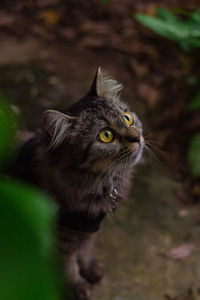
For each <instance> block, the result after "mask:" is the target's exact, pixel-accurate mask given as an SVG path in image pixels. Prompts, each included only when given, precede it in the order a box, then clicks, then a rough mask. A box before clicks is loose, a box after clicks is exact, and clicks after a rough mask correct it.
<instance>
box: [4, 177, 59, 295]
mask: <svg viewBox="0 0 200 300" xmlns="http://www.w3.org/2000/svg"><path fill="white" fill-rule="evenodd" d="M0 199H1V201H0V236H1V247H0V266H1V268H0V299H3V300H22V299H27V300H35V299H37V300H57V299H58V293H57V284H56V277H55V273H54V271H55V270H53V263H52V261H51V258H52V246H53V236H52V224H53V223H52V221H53V214H54V209H53V207H52V206H51V205H50V203H49V201H48V199H47V197H45V196H44V195H42V194H41V193H39V192H38V191H37V190H35V189H33V188H30V187H27V186H25V185H22V184H19V183H17V182H12V181H8V180H1V182H0Z"/></svg>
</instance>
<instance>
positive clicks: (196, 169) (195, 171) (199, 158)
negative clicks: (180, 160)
mask: <svg viewBox="0 0 200 300" xmlns="http://www.w3.org/2000/svg"><path fill="white" fill-rule="evenodd" d="M188 163H189V168H190V171H191V173H192V175H193V176H195V177H199V176H200V134H197V135H195V136H193V137H192V139H191V141H190V145H189V151H188Z"/></svg>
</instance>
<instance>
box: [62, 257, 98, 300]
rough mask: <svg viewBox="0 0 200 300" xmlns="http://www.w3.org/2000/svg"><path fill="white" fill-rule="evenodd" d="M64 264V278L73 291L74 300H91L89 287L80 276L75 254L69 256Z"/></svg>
mask: <svg viewBox="0 0 200 300" xmlns="http://www.w3.org/2000/svg"><path fill="white" fill-rule="evenodd" d="M65 264H66V266H65V270H66V277H67V280H68V281H69V283H70V285H71V287H72V289H73V293H74V299H75V300H91V297H92V290H91V285H90V284H89V283H88V281H86V280H85V279H84V278H83V277H82V276H81V275H80V268H79V264H78V260H77V253H74V254H72V255H70V256H69V257H68V259H66V263H65Z"/></svg>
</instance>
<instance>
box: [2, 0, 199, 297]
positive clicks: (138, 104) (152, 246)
mask: <svg viewBox="0 0 200 300" xmlns="http://www.w3.org/2000/svg"><path fill="white" fill-rule="evenodd" d="M133 2H134V3H133ZM180 2H181V4H180ZM9 3H10V1H2V3H1V4H0V45H1V48H0V71H1V72H0V90H1V91H3V92H6V93H8V94H9V96H10V97H11V104H12V108H13V110H14V111H15V112H16V114H18V115H19V119H20V123H21V124H20V126H21V128H27V129H31V130H32V129H34V128H36V127H38V126H39V125H40V124H41V118H42V112H43V111H44V110H45V109H47V108H58V109H59V108H64V107H67V106H69V105H70V104H72V103H73V102H75V101H76V100H78V99H79V98H80V97H81V96H83V95H85V94H86V93H87V91H88V89H89V87H90V84H91V80H92V78H93V76H94V73H95V70H96V68H97V66H102V67H103V68H104V69H106V70H108V71H109V73H110V74H111V75H112V76H113V77H114V78H116V79H117V80H118V81H119V82H122V83H123V84H124V90H123V97H124V99H126V101H128V102H129V103H130V104H131V106H132V108H133V110H134V111H136V112H137V114H138V116H139V117H140V118H141V119H142V120H143V123H144V128H145V135H149V134H151V136H150V138H149V139H153V140H154V141H156V144H154V146H156V147H158V148H160V149H161V150H162V151H164V154H160V152H159V150H156V149H154V148H152V150H154V151H155V155H156V156H157V157H158V159H159V160H161V162H158V161H157V159H156V158H155V157H154V156H153V155H151V154H148V153H146V154H145V155H144V158H143V159H142V161H141V163H140V165H139V166H138V167H137V169H136V170H135V176H134V180H133V188H132V193H131V196H130V199H129V201H128V202H127V203H124V204H122V206H121V207H120V208H119V209H118V211H117V212H116V213H115V214H114V215H112V216H110V217H108V218H107V219H106V220H105V222H104V224H103V226H102V230H101V231H100V232H99V234H98V238H97V246H96V249H95V252H96V255H97V256H98V258H99V259H100V261H101V262H102V264H103V265H104V267H105V277H104V279H103V281H102V283H101V284H100V285H99V286H97V287H96V289H95V291H94V295H95V296H94V299H95V300H102V299H105V300H129V299H131V300H143V299H144V300H147V299H148V300H151V299H152V300H161V299H168V300H198V299H200V283H199V282H200V259H199V253H200V238H199V236H200V235H199V233H200V226H199V225H200V219H199V214H198V211H199V208H200V204H199V202H198V201H197V200H198V198H199V195H198V193H197V194H194V192H193V191H194V187H196V186H199V183H198V182H196V181H195V180H193V179H192V178H191V176H190V175H189V171H188V168H187V164H186V158H185V157H186V150H187V144H188V137H189V134H190V133H192V132H195V130H197V129H198V128H199V127H200V121H199V120H200V119H199V117H198V116H196V115H195V114H194V115H192V118H191V116H190V118H191V121H190V122H187V124H188V123H189V125H187V126H185V121H186V120H188V113H187V112H185V110H184V108H185V106H186V105H187V103H188V101H189V98H191V95H192V93H193V89H192V87H190V86H186V87H187V88H185V85H184V84H183V83H185V82H186V79H187V77H188V76H189V75H191V74H192V75H195V76H197V75H198V72H199V71H198V70H199V65H198V64H197V63H194V62H197V61H198V62H199V60H198V59H197V58H198V54H197V53H194V54H193V56H192V58H191V57H190V56H188V55H187V54H184V53H183V52H181V51H180V49H179V48H178V46H176V45H175V44H174V43H172V42H170V41H167V40H165V39H163V38H160V37H158V36H156V35H154V34H153V33H151V32H150V31H148V30H147V29H144V28H142V26H140V25H139V24H137V23H136V22H135V21H134V19H133V18H132V15H133V13H135V12H136V11H140V12H145V13H148V14H149V15H152V14H155V11H156V8H157V6H158V4H159V3H161V1H128V0H127V1H123V3H122V2H121V1H113V2H112V3H111V4H110V5H109V6H104V5H102V4H101V2H100V1H91V2H90V1H67V2H66V3H65V2H64V1H58V0H57V1H56V0H44V1H40V2H39V1H27V2H26V4H24V1H16V2H15V5H9ZM162 5H165V6H168V7H171V8H175V7H177V6H178V5H179V6H180V5H181V7H182V8H188V9H195V8H196V7H197V5H198V1H190V2H189V3H188V1H162ZM188 126H189V129H188ZM196 190H197V189H196Z"/></svg>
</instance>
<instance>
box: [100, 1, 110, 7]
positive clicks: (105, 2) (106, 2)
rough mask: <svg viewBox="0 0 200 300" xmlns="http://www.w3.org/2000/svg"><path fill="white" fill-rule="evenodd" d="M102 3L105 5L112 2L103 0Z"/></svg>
mask: <svg viewBox="0 0 200 300" xmlns="http://www.w3.org/2000/svg"><path fill="white" fill-rule="evenodd" d="M101 3H102V4H103V5H105V6H108V5H109V4H110V0H101Z"/></svg>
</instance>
